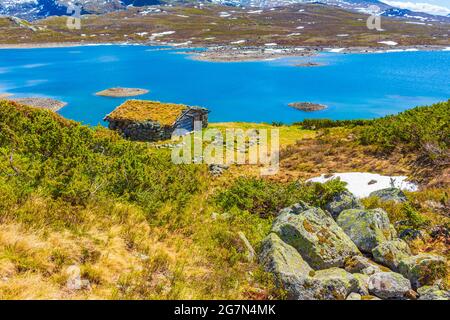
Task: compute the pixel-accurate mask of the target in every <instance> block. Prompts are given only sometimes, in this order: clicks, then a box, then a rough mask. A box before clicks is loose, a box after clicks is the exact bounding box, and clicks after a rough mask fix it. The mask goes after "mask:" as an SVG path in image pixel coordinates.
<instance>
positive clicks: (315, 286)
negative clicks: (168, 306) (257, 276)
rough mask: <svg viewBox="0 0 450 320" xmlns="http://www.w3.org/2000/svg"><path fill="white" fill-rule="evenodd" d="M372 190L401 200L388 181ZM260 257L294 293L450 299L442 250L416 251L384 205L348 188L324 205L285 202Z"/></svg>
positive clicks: (349, 297)
mask: <svg viewBox="0 0 450 320" xmlns="http://www.w3.org/2000/svg"><path fill="white" fill-rule="evenodd" d="M372 196H374V197H375V196H377V197H379V198H380V199H383V201H386V200H388V201H405V199H406V198H405V196H404V194H403V192H401V191H400V190H399V189H395V188H389V189H384V190H379V191H377V192H376V193H374V194H373V195H372ZM259 261H260V263H261V265H262V266H263V268H264V269H265V270H266V271H267V272H270V273H272V274H273V275H274V276H275V279H276V283H277V285H278V286H279V287H280V288H282V289H284V290H285V291H286V293H287V297H288V298H289V299H294V300H345V299H346V300H380V299H395V300H416V299H419V300H449V299H450V291H448V290H446V288H445V287H444V283H443V279H445V277H446V275H447V261H446V259H445V258H444V257H442V256H438V255H433V254H428V253H420V252H418V253H413V252H412V250H411V249H410V247H409V245H408V243H407V242H406V241H405V240H403V239H401V238H399V237H398V236H397V233H396V230H395V229H394V227H393V225H392V224H391V223H390V221H389V217H388V214H387V213H386V212H385V211H384V210H382V209H365V208H364V207H363V205H362V204H361V202H360V201H359V200H358V199H357V198H355V197H354V196H353V195H352V194H351V193H350V192H348V191H343V192H341V193H338V194H336V195H335V196H334V197H333V199H332V200H331V201H330V202H329V203H328V204H327V205H326V207H325V210H322V209H320V208H316V207H311V206H309V205H307V204H306V203H302V202H301V203H298V204H295V205H293V206H291V207H288V208H285V209H282V210H281V211H280V212H279V215H278V216H277V218H276V219H275V220H274V222H273V225H272V229H271V232H270V234H269V235H268V236H267V237H266V238H265V239H264V240H263V242H262V245H261V251H260V255H259Z"/></svg>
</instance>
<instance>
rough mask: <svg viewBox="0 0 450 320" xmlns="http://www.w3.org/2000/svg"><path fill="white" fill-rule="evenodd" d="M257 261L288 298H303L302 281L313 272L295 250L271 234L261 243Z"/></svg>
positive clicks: (303, 282)
mask: <svg viewBox="0 0 450 320" xmlns="http://www.w3.org/2000/svg"><path fill="white" fill-rule="evenodd" d="M259 261H260V263H261V265H262V266H263V268H264V270H265V271H267V272H271V273H273V274H274V276H275V279H276V281H277V283H278V285H279V286H281V287H282V288H284V289H285V290H286V291H287V294H288V298H290V299H301V297H303V293H302V291H304V290H303V285H304V284H305V280H304V279H305V278H307V277H309V273H310V272H312V271H313V270H312V269H311V268H310V266H309V265H308V264H307V263H306V262H305V261H304V260H303V259H302V257H301V256H300V254H299V253H298V252H297V250H295V249H294V248H293V247H291V246H290V245H288V244H286V243H284V242H283V241H282V240H281V239H280V238H279V237H278V236H277V235H276V234H274V233H271V234H269V235H268V236H267V237H266V238H265V239H264V240H263V241H262V244H261V253H260V256H259ZM310 298H312V296H311V297H310ZM305 299H308V297H306V298H305Z"/></svg>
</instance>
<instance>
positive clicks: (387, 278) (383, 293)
mask: <svg viewBox="0 0 450 320" xmlns="http://www.w3.org/2000/svg"><path fill="white" fill-rule="evenodd" d="M409 290H411V283H410V282H409V280H408V279H406V278H404V277H403V276H402V275H401V274H399V273H395V272H378V273H375V274H373V275H371V276H370V278H369V292H370V293H372V294H374V295H376V296H377V297H380V298H382V299H403V298H404V297H405V294H406V293H407V292H408V291H409Z"/></svg>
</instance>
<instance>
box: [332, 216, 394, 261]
mask: <svg viewBox="0 0 450 320" xmlns="http://www.w3.org/2000/svg"><path fill="white" fill-rule="evenodd" d="M337 223H338V225H339V226H340V227H341V228H342V229H343V230H344V232H345V233H346V234H347V235H348V236H349V237H350V239H352V241H353V242H354V243H355V244H356V245H357V247H358V248H359V249H360V250H361V251H363V252H367V253H371V252H372V249H373V248H375V247H376V246H378V245H379V244H381V243H382V242H384V241H387V240H391V239H392V238H393V237H394V236H395V232H394V231H393V227H392V226H391V224H390V222H389V218H388V215H387V213H386V212H385V211H384V210H382V209H372V210H360V209H350V210H345V211H343V212H341V214H340V215H339V217H338V219H337Z"/></svg>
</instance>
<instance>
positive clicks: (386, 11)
mask: <svg viewBox="0 0 450 320" xmlns="http://www.w3.org/2000/svg"><path fill="white" fill-rule="evenodd" d="M196 2H203V3H216V4H222V5H228V6H241V7H260V8H266V7H280V6H286V5H292V4H298V3H305V4H306V3H322V4H325V5H330V6H336V7H339V8H342V9H346V10H353V11H357V12H361V13H366V14H369V13H371V12H373V6H376V7H378V8H379V10H380V13H379V14H381V15H383V16H387V17H398V18H408V19H418V20H421V21H438V20H441V21H442V20H444V21H448V22H450V19H449V18H448V17H445V16H434V15H430V14H426V13H422V12H420V13H418V12H414V11H411V10H408V9H399V8H396V7H392V6H390V5H389V4H386V3H383V2H381V1H378V0H197V1H196V0H78V1H76V0H75V1H74V0H0V15H12V16H16V17H19V18H23V19H27V20H34V19H39V18H44V17H48V16H52V15H65V14H66V12H67V7H68V6H69V5H70V4H71V3H79V4H81V6H82V8H83V11H82V13H96V14H101V13H106V12H111V11H115V10H123V9H126V7H127V6H137V7H138V6H148V5H156V4H161V3H174V4H176V3H179V4H180V3H196ZM449 16H450V15H449Z"/></svg>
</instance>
